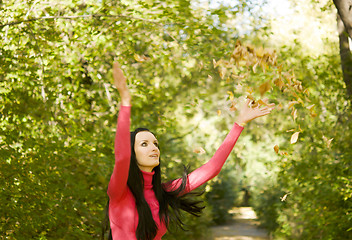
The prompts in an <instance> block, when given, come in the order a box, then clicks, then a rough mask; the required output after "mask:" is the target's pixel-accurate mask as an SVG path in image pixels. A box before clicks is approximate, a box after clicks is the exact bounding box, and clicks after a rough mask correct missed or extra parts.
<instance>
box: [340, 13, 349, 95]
mask: <svg viewBox="0 0 352 240" xmlns="http://www.w3.org/2000/svg"><path fill="white" fill-rule="evenodd" d="M337 28H338V32H339V42H340V58H341V68H342V74H343V80H344V81H345V83H346V88H347V96H348V97H349V99H350V100H351V101H352V53H351V51H350V48H349V42H348V35H347V32H346V29H345V27H344V24H343V22H342V20H341V18H340V15H337Z"/></svg>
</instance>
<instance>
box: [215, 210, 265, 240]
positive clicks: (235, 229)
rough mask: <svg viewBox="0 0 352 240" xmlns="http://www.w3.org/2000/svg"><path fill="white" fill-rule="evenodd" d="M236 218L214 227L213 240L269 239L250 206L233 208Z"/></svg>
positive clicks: (232, 212)
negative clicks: (259, 225)
mask: <svg viewBox="0 0 352 240" xmlns="http://www.w3.org/2000/svg"><path fill="white" fill-rule="evenodd" d="M230 213H231V214H233V215H234V218H233V219H234V220H233V221H231V222H230V223H228V224H226V225H222V226H216V227H212V233H213V240H269V239H270V238H269V237H268V234H267V232H266V231H265V230H263V229H260V228H259V227H258V222H257V220H256V219H257V216H256V215H255V212H254V211H253V209H252V208H250V207H241V208H235V209H233V210H231V212H230Z"/></svg>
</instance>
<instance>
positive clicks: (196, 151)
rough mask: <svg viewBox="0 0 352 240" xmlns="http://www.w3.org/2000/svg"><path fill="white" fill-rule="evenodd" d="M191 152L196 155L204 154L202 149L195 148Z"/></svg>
mask: <svg viewBox="0 0 352 240" xmlns="http://www.w3.org/2000/svg"><path fill="white" fill-rule="evenodd" d="M193 152H194V153H198V154H204V153H206V152H205V150H204V149H203V148H202V147H195V148H194V149H193Z"/></svg>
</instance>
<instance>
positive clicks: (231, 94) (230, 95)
mask: <svg viewBox="0 0 352 240" xmlns="http://www.w3.org/2000/svg"><path fill="white" fill-rule="evenodd" d="M227 94H228V95H229V97H230V100H231V101H233V100H234V99H235V96H234V95H233V93H232V92H231V91H227Z"/></svg>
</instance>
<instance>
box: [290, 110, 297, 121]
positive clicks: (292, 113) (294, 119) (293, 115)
mask: <svg viewBox="0 0 352 240" xmlns="http://www.w3.org/2000/svg"><path fill="white" fill-rule="evenodd" d="M291 115H292V117H293V121H296V118H297V109H295V108H293V109H292V112H291Z"/></svg>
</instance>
